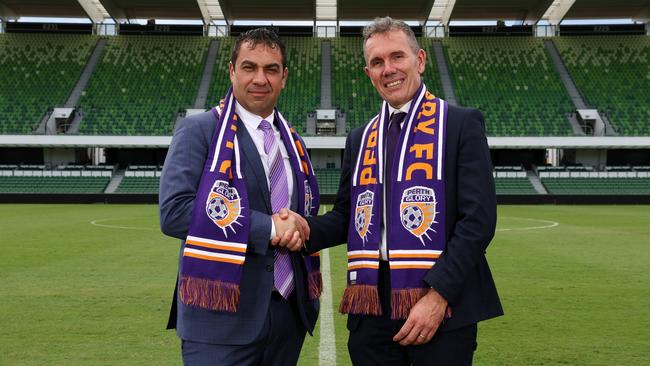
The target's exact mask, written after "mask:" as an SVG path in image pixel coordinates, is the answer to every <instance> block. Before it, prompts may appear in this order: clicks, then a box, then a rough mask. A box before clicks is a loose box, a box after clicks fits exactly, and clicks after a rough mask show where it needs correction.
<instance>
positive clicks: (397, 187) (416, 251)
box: [340, 84, 447, 319]
mask: <svg viewBox="0 0 650 366" xmlns="http://www.w3.org/2000/svg"><path fill="white" fill-rule="evenodd" d="M446 112H447V104H446V103H445V102H444V101H443V100H441V99H439V98H435V97H434V96H433V95H432V94H431V93H429V92H428V91H427V90H426V88H425V86H424V84H421V85H420V88H419V89H418V92H417V93H416V94H415V97H414V99H413V102H412V103H411V106H410V109H409V112H408V114H407V116H406V119H405V120H404V122H403V125H402V129H401V132H400V137H399V142H398V145H397V148H396V149H395V153H396V156H395V158H394V159H393V167H391V169H390V170H388V171H389V172H391V173H392V174H391V176H387V177H386V182H383V176H384V173H383V170H384V166H383V163H384V156H383V155H384V151H385V150H386V149H385V147H384V144H385V141H384V134H385V132H386V131H387V127H386V124H387V123H388V120H389V109H388V104H387V103H386V102H385V101H384V103H383V105H382V109H381V111H380V113H379V115H377V116H376V117H375V118H374V119H373V120H372V121H371V122H370V123H368V125H367V126H366V127H365V130H364V132H363V137H362V140H361V147H360V151H359V154H358V158H357V161H356V164H355V168H354V175H353V176H352V187H351V195H350V205H351V212H352V215H353V220H351V222H350V228H349V231H348V286H347V288H346V289H345V292H344V294H343V299H342V300H341V306H340V311H341V312H343V313H349V314H369V315H381V305H380V301H379V293H378V289H377V279H378V269H379V256H380V254H379V246H380V243H381V229H380V228H381V220H382V213H383V210H387V211H386V212H390V213H391V214H390V215H389V216H388V217H389V220H390V222H386V223H385V225H384V227H385V230H386V240H387V249H388V260H389V266H390V279H391V318H392V319H406V318H407V317H408V314H409V311H410V310H411V308H412V307H413V306H414V305H415V303H416V302H417V301H418V300H419V299H420V298H421V297H422V296H424V295H425V294H426V293H427V291H428V286H427V284H426V283H425V282H424V281H423V280H422V279H423V277H424V275H425V274H426V272H427V271H428V270H429V269H431V267H432V266H433V265H434V264H435V262H436V259H437V258H438V257H439V256H440V255H441V254H442V252H443V251H444V250H445V247H446V236H445V185H444V166H443V162H444V156H443V153H444V151H445V146H444V144H445V122H446V118H445V117H446ZM384 184H391V187H392V188H391V191H392V194H391V197H385V200H386V201H385V204H384V197H383V192H384V189H383V185H384Z"/></svg>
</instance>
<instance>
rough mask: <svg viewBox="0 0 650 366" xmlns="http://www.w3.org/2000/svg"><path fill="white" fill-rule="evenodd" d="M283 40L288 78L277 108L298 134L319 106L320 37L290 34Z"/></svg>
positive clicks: (302, 131)
mask: <svg viewBox="0 0 650 366" xmlns="http://www.w3.org/2000/svg"><path fill="white" fill-rule="evenodd" d="M283 40H284V42H285V45H286V47H287V67H288V68H289V77H288V79H287V85H286V87H285V88H284V91H282V93H281V94H280V99H279V100H278V107H279V109H280V111H281V112H282V114H283V116H284V117H285V118H286V119H287V120H288V121H289V123H291V124H292V125H293V126H294V127H295V128H296V130H297V131H298V133H304V132H305V125H306V122H307V113H309V112H314V111H315V110H316V109H317V108H318V107H319V105H320V74H321V50H320V39H318V38H313V37H288V38H284V39H283Z"/></svg>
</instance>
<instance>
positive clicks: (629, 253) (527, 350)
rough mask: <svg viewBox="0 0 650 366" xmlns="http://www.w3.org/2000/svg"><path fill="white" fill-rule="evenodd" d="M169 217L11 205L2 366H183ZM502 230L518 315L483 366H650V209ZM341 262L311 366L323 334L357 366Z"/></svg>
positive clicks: (519, 213) (576, 212)
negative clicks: (172, 312)
mask: <svg viewBox="0 0 650 366" xmlns="http://www.w3.org/2000/svg"><path fill="white" fill-rule="evenodd" d="M157 212H158V208H157V206H155V205H101V204H96V205H0V217H1V218H2V220H0V250H1V253H2V254H1V255H0V365H180V364H181V360H180V355H179V341H178V340H177V338H176V335H175V334H174V333H173V332H170V331H165V330H164V327H165V324H166V320H167V315H168V311H169V303H170V298H171V294H172V290H173V287H172V286H173V283H174V279H175V278H176V265H177V256H178V250H179V247H178V241H177V240H176V239H173V238H168V237H165V236H164V235H162V234H161V233H160V231H159V230H158V219H157V217H158V216H157V215H158V214H157ZM556 223H557V224H556ZM497 230H498V231H497V234H496V237H495V239H494V240H493V241H492V244H491V245H490V247H489V248H488V260H489V262H490V265H491V268H492V272H493V275H494V277H495V280H496V282H497V287H498V289H499V292H500V295H501V299H502V302H503V305H504V309H505V312H506V316H504V317H501V318H498V319H494V320H490V321H487V322H484V323H482V324H480V326H479V340H478V343H479V346H478V349H477V352H476V354H475V357H474V360H475V364H476V365H556V364H564V365H608V364H618V365H645V364H648V360H650V333H649V332H648V327H649V326H650V207H648V206H500V207H499V223H498V229H497ZM328 255H329V260H330V267H331V280H332V292H331V293H332V297H333V300H332V301H333V306H332V308H333V309H332V312H333V320H334V321H333V325H334V327H333V328H334V331H335V332H334V333H335V334H323V333H322V332H321V331H320V329H318V328H319V326H318V325H317V331H316V333H315V337H313V338H310V337H308V339H307V340H306V341H305V346H304V347H303V351H302V354H301V360H300V364H301V365H317V364H318V362H319V358H320V357H319V344H320V337H321V336H323V337H324V340H325V341H329V344H330V345H333V348H334V349H335V350H336V364H338V365H349V364H350V361H349V358H348V355H347V347H346V340H347V330H346V328H345V317H344V316H342V315H340V314H338V312H337V308H338V301H339V299H340V296H341V293H342V290H343V287H344V286H345V283H344V282H345V268H346V262H345V255H346V253H345V248H344V247H343V246H340V247H337V248H333V249H331V250H329V253H328ZM332 312H330V314H331V313H332ZM319 322H320V320H319ZM332 363H333V362H332Z"/></svg>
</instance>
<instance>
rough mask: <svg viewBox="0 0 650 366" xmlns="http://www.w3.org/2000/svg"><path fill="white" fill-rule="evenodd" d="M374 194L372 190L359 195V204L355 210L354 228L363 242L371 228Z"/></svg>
mask: <svg viewBox="0 0 650 366" xmlns="http://www.w3.org/2000/svg"><path fill="white" fill-rule="evenodd" d="M374 196H375V194H374V193H373V192H372V191H365V192H363V193H361V194H360V195H359V197H357V205H356V208H355V210H354V228H355V229H356V230H357V233H359V236H360V237H361V240H362V241H363V242H365V241H366V240H367V239H366V235H367V234H368V229H369V228H370V219H371V217H372V205H373V203H374Z"/></svg>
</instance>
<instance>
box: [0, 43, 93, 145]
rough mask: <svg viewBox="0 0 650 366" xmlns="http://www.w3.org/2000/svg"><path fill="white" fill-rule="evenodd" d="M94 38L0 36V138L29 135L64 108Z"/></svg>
mask: <svg viewBox="0 0 650 366" xmlns="http://www.w3.org/2000/svg"><path fill="white" fill-rule="evenodd" d="M97 39H98V38H97V37H95V36H90V35H67V34H22V33H9V34H0V80H1V81H0V121H2V123H0V134H30V133H32V131H33V130H34V129H35V128H36V127H37V126H38V124H39V122H40V121H41V119H42V118H43V116H44V115H45V113H46V112H47V111H48V110H49V109H52V108H54V107H56V106H59V105H62V104H64V103H65V101H66V99H67V98H68V95H69V94H70V91H71V90H72V88H73V87H74V85H75V83H76V81H77V79H78V78H79V75H80V74H81V71H82V70H83V68H84V65H85V64H86V62H87V61H88V58H89V57H90V54H91V53H92V50H93V47H94V46H95V44H96V43H97Z"/></svg>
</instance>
